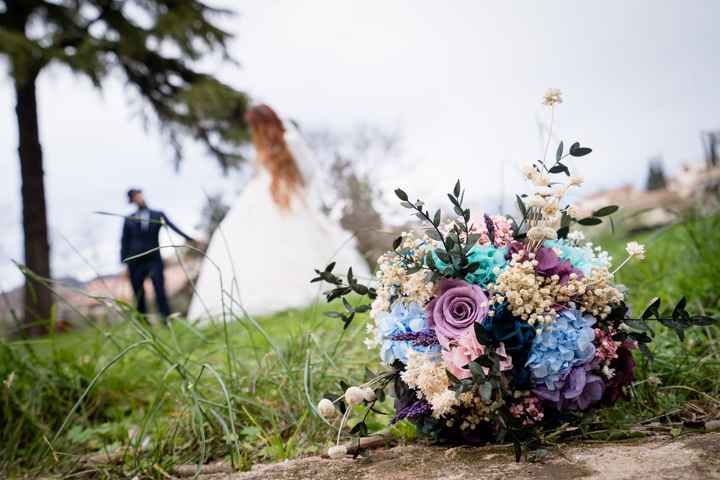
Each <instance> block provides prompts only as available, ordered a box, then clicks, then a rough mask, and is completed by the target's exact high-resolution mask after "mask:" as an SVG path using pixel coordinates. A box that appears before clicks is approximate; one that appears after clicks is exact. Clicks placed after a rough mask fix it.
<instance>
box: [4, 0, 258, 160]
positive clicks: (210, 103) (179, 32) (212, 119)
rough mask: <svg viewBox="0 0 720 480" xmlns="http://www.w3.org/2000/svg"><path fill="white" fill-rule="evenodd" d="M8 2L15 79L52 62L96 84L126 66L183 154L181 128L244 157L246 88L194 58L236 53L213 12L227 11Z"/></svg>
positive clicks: (230, 156)
mask: <svg viewBox="0 0 720 480" xmlns="http://www.w3.org/2000/svg"><path fill="white" fill-rule="evenodd" d="M4 3H5V10H4V11H3V12H2V13H0V54H1V55H4V56H5V57H6V58H7V59H8V60H9V63H10V66H11V73H12V75H13V77H14V78H15V80H16V82H18V83H20V84H23V83H25V82H30V81H34V79H35V78H36V77H37V75H38V74H39V72H41V71H42V70H43V69H44V68H45V67H46V66H48V65H50V64H53V63H58V64H62V65H65V66H67V67H68V68H70V69H71V70H72V71H73V72H75V73H77V74H79V75H82V76H84V77H86V78H88V79H90V81H91V82H92V83H93V84H94V85H95V86H96V87H98V88H101V87H102V83H103V81H104V80H105V78H106V77H107V76H108V75H110V74H112V73H114V72H116V73H120V74H122V75H123V76H124V78H125V80H126V82H127V85H128V87H129V88H130V89H131V90H132V91H133V93H135V94H137V95H138V97H139V98H140V99H141V100H143V101H144V102H145V105H147V106H148V107H150V109H149V112H151V113H152V114H153V115H154V117H155V118H156V119H157V121H158V124H159V126H160V128H161V130H162V131H163V132H164V133H165V134H166V135H167V138H168V139H169V141H170V144H171V145H172V147H173V149H174V150H175V155H176V161H178V162H179V161H180V160H181V159H182V137H184V136H186V137H189V138H192V139H195V140H197V141H199V142H201V143H203V144H204V145H205V146H206V147H207V148H208V150H209V151H210V153H211V154H212V155H213V156H214V157H215V158H217V160H218V161H219V162H220V164H221V165H222V167H223V168H228V167H230V166H233V165H236V164H237V163H238V161H239V160H240V159H241V157H240V155H239V151H238V149H237V145H238V144H240V143H242V142H244V141H246V140H247V138H248V136H247V129H246V125H245V122H244V120H243V115H244V113H245V109H246V107H247V104H248V98H247V96H246V95H245V94H243V93H241V92H238V91H236V90H235V89H233V88H232V87H230V86H229V85H226V84H224V83H222V82H221V81H219V80H217V79H216V78H214V77H213V76H212V75H209V74H206V73H202V72H201V71H199V70H198V69H197V68H196V67H195V66H194V62H196V61H198V60H201V59H202V58H203V57H205V56H207V55H211V54H214V53H220V54H221V55H223V56H224V57H225V58H229V56H228V53H227V50H226V46H227V42H228V41H229V39H230V34H229V33H227V32H225V31H223V30H222V29H220V28H219V27H218V26H217V25H216V24H215V23H214V18H217V17H218V16H220V15H227V14H229V13H230V12H228V11H225V10H220V9H216V8H213V7H210V6H208V5H206V4H205V3H204V2H202V1H199V0H185V1H181V2H178V1H177V0H128V1H123V2H118V1H104V0H78V1H69V0H66V1H62V2H50V1H46V0H6V1H5V2H4ZM31 23H32V25H33V27H32V31H33V34H32V35H29V34H27V33H26V31H29V30H28V26H29V25H30V24H31ZM142 113H143V114H145V113H146V112H145V111H143V112H142Z"/></svg>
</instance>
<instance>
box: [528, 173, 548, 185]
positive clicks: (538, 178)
mask: <svg viewBox="0 0 720 480" xmlns="http://www.w3.org/2000/svg"><path fill="white" fill-rule="evenodd" d="M530 180H532V182H533V185H535V186H536V187H547V186H549V185H550V177H548V176H547V175H535V176H534V177H533V178H531V179H530Z"/></svg>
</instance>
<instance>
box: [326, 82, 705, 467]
mask: <svg viewBox="0 0 720 480" xmlns="http://www.w3.org/2000/svg"><path fill="white" fill-rule="evenodd" d="M561 101H562V100H561V97H560V92H558V91H557V90H550V91H548V93H546V95H545V98H544V103H545V104H546V105H548V106H549V107H550V108H551V109H552V108H554V105H556V104H558V103H560V102H561ZM549 144H550V140H549V139H548V143H547V146H546V148H545V151H546V155H547V150H548V148H549ZM590 152H591V149H590V148H587V147H584V146H581V145H580V144H579V143H574V144H572V145H571V146H570V148H569V149H568V150H567V151H566V150H565V148H564V144H563V142H560V143H559V145H558V146H557V149H556V153H555V156H554V162H548V160H547V159H543V160H539V161H537V162H535V163H533V164H530V165H527V166H526V167H524V169H523V175H524V176H525V177H526V178H527V180H528V181H529V182H530V183H531V184H532V185H533V191H532V193H528V194H523V195H518V196H517V204H518V209H519V211H520V217H519V218H517V219H516V218H513V217H511V216H500V215H487V214H485V215H482V216H480V217H473V216H472V215H471V212H470V210H469V209H468V208H466V207H465V206H464V190H463V188H462V186H461V183H460V181H458V182H457V184H456V185H455V187H454V189H453V191H452V192H451V193H449V194H448V199H449V201H450V205H451V207H452V212H453V213H452V215H450V216H444V215H443V213H442V212H441V211H440V210H437V211H436V212H435V213H434V214H433V213H431V212H430V210H428V209H427V208H426V206H425V204H424V203H423V202H422V201H421V200H416V201H411V200H410V196H409V195H408V194H407V193H406V192H404V191H403V190H400V189H398V190H396V191H395V194H396V195H397V197H398V198H399V199H400V201H401V205H402V206H403V207H405V208H407V209H408V210H410V211H411V212H412V214H414V215H415V216H416V217H417V218H418V219H419V220H420V221H421V222H422V223H423V228H422V229H419V230H418V231H416V232H407V233H403V234H402V235H401V236H400V237H399V238H397V239H396V240H395V242H394V244H393V248H392V250H390V251H388V252H387V253H385V254H383V255H382V256H381V257H380V259H379V261H378V271H377V282H376V284H375V285H374V286H369V285H363V284H362V283H360V282H359V281H358V280H357V279H356V278H354V276H353V273H352V270H350V271H348V273H347V276H346V278H340V277H339V276H336V275H335V274H334V273H333V267H334V265H333V264H330V265H328V266H327V267H326V268H325V269H323V270H316V272H317V274H318V275H317V277H316V278H315V279H313V281H325V282H328V283H330V284H331V285H332V286H333V288H332V289H331V290H329V291H328V292H326V297H327V299H328V301H331V300H334V299H338V298H340V299H342V302H343V304H344V307H345V310H346V311H345V312H329V315H330V316H334V317H337V318H340V319H342V320H343V322H344V324H345V327H347V326H348V325H349V324H350V322H351V321H352V320H353V318H354V317H355V315H356V314H358V313H363V312H367V311H369V312H370V317H371V321H370V322H369V323H368V326H367V327H368V338H367V340H366V344H367V346H368V347H369V348H372V349H375V348H377V349H379V352H380V357H381V359H382V362H383V363H384V364H385V365H386V366H387V367H388V369H387V371H385V372H383V373H380V374H373V373H372V372H368V374H367V375H366V376H367V382H366V383H364V384H362V385H359V386H348V385H343V388H344V389H345V392H344V393H343V394H342V395H330V394H328V395H326V397H325V398H323V399H322V400H321V401H320V403H319V404H318V406H317V411H318V413H319V414H320V415H321V416H323V417H324V418H326V419H328V420H329V419H332V418H335V417H340V418H341V420H340V425H339V432H338V440H339V438H340V433H341V432H342V431H343V430H344V428H345V427H346V425H347V423H348V419H349V416H350V415H351V412H352V410H353V409H352V407H353V406H356V405H361V404H362V405H365V406H366V407H367V409H368V411H372V410H374V409H375V404H376V402H378V401H382V400H383V399H384V398H385V390H386V389H390V390H391V393H392V395H393V397H394V405H395V412H394V416H393V418H392V420H391V422H397V421H399V420H402V419H407V420H409V421H411V422H413V423H414V424H415V425H416V427H417V429H418V432H420V433H423V434H426V435H428V436H430V437H431V438H433V439H436V440H452V441H459V442H463V443H471V444H476V443H483V442H488V441H497V442H504V441H512V442H513V443H514V444H515V445H516V454H517V456H518V458H519V456H520V452H521V448H522V445H526V444H527V443H528V442H530V441H531V440H532V439H533V438H534V434H535V432H536V430H537V429H538V428H542V427H546V426H552V425H558V424H559V423H560V422H561V421H564V419H566V418H567V417H568V416H575V417H576V418H577V417H578V416H582V415H584V414H585V413H586V412H587V411H588V410H590V409H593V408H598V407H602V406H604V405H605V406H606V405H611V404H613V403H614V402H616V401H617V400H618V399H619V398H621V397H622V396H623V387H626V386H628V385H629V384H631V383H632V382H633V381H634V378H635V377H634V373H633V370H634V368H635V362H634V360H633V354H632V350H633V349H639V350H640V351H641V352H642V353H643V354H645V355H647V356H650V355H651V353H650V350H649V349H648V348H647V344H648V343H649V342H651V341H652V336H651V335H652V334H653V330H652V328H651V327H650V325H649V324H648V322H649V321H651V320H652V321H659V322H660V323H661V324H663V325H666V326H668V327H670V328H671V329H673V330H674V331H675V332H676V333H677V335H678V336H679V337H680V338H681V339H682V338H683V332H684V330H685V329H686V328H688V327H690V326H694V325H708V324H710V323H712V322H713V321H714V320H713V319H712V318H709V317H706V316H699V315H691V314H690V313H688V312H687V311H686V309H685V304H686V301H685V299H684V298H683V299H681V300H680V301H679V302H678V303H677V305H676V306H675V308H674V310H673V313H672V315H671V316H670V317H667V318H666V317H664V316H662V315H661V314H660V308H659V307H660V300H659V299H656V300H655V301H653V302H652V303H651V304H650V305H649V306H648V307H647V308H646V309H645V311H644V312H643V313H642V314H641V315H639V316H637V317H632V316H631V315H630V308H629V307H628V306H627V305H626V303H625V289H624V287H623V286H622V285H618V284H616V283H614V275H615V273H616V272H617V271H618V270H619V269H620V268H622V267H624V266H625V265H626V264H627V263H628V262H629V261H630V260H632V259H637V260H642V259H643V258H644V255H645V250H644V247H643V246H642V245H640V244H638V243H636V242H630V243H628V244H627V247H626V251H627V258H625V259H624V260H623V261H622V262H620V264H619V265H618V266H617V267H615V268H613V267H612V265H611V264H612V258H610V256H609V255H608V254H607V252H605V251H603V250H602V249H601V248H600V247H596V246H593V245H592V243H590V242H586V241H585V237H584V235H583V233H582V232H581V231H580V230H578V229H575V228H574V227H575V226H576V225H582V226H593V225H599V224H601V223H603V221H604V220H606V219H610V216H611V215H612V214H614V213H615V212H616V211H617V210H618V207H617V206H607V207H604V208H600V209H598V210H596V211H593V212H582V211H581V210H580V209H579V208H577V207H575V206H573V205H567V204H565V203H564V202H563V197H564V196H565V194H566V193H567V191H568V190H570V189H573V188H577V187H579V186H580V185H581V184H582V179H581V178H580V177H577V176H572V175H571V173H570V167H569V160H571V159H573V158H579V157H583V156H585V155H588V154H589V153H590ZM610 221H612V220H610ZM351 294H353V295H361V296H367V297H368V298H369V299H370V300H372V303H371V304H369V305H361V306H354V305H352V304H351V302H349V301H348V300H347V299H345V296H347V295H351ZM341 413H342V416H341V415H340V414H341ZM366 416H367V415H366ZM350 433H352V434H359V435H365V434H367V426H366V425H365V422H364V419H363V421H360V422H358V423H357V424H356V425H355V426H354V427H353V428H352V429H351V431H350ZM329 454H330V456H331V457H338V456H341V455H344V454H345V447H343V446H342V445H336V446H335V447H332V448H331V449H330V451H329Z"/></svg>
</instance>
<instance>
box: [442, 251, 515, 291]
mask: <svg viewBox="0 0 720 480" xmlns="http://www.w3.org/2000/svg"><path fill="white" fill-rule="evenodd" d="M507 253H508V249H507V247H500V248H498V247H495V246H493V245H475V246H474V247H472V248H471V249H470V251H468V253H467V259H468V262H469V263H471V264H472V263H477V264H479V265H480V266H479V267H478V269H477V270H475V271H474V272H472V273H468V274H467V275H466V276H465V281H466V282H468V283H474V284H475V285H480V286H483V287H484V286H486V285H487V284H488V283H493V282H494V281H495V278H496V275H495V272H494V270H495V267H499V268H500V269H502V268H504V267H505V265H507V259H506V256H507ZM432 255H433V261H434V262H435V265H436V266H437V267H438V269H440V270H441V271H443V272H444V271H445V270H446V269H448V268H449V267H450V265H448V264H447V263H445V262H443V261H442V260H440V258H438V256H437V255H436V254H435V252H434V251H433V254H432Z"/></svg>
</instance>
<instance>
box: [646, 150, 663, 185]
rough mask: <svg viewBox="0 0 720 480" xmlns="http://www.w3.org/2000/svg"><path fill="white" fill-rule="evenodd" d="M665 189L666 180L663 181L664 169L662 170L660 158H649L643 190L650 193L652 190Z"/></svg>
mask: <svg viewBox="0 0 720 480" xmlns="http://www.w3.org/2000/svg"><path fill="white" fill-rule="evenodd" d="M665 187H667V180H666V179H665V169H664V168H663V164H662V158H661V157H655V158H651V159H650V167H649V169H648V177H647V182H646V183H645V190H647V191H648V192H650V191H652V190H662V189H664V188H665Z"/></svg>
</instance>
